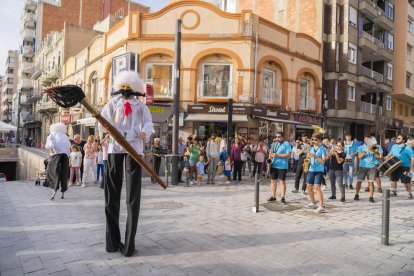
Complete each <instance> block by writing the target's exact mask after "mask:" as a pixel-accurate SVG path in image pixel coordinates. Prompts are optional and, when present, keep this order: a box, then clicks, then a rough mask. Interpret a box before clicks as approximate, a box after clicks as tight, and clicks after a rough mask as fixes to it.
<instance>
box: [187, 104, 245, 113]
mask: <svg viewBox="0 0 414 276" xmlns="http://www.w3.org/2000/svg"><path fill="white" fill-rule="evenodd" d="M249 108H250V107H249V106H239V105H233V114H249ZM188 113H208V114H227V113H228V108H227V105H207V104H194V105H189V106H188Z"/></svg>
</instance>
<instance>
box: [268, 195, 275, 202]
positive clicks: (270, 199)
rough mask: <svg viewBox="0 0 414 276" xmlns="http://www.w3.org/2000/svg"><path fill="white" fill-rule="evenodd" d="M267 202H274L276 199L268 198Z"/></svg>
mask: <svg viewBox="0 0 414 276" xmlns="http://www.w3.org/2000/svg"><path fill="white" fill-rule="evenodd" d="M267 201H269V202H272V201H276V198H275V197H273V196H271V197H269V199H268V200H267Z"/></svg>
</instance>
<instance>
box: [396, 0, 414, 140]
mask: <svg viewBox="0 0 414 276" xmlns="http://www.w3.org/2000/svg"><path fill="white" fill-rule="evenodd" d="M413 22H414V1H412V0H408V1H395V50H394V51H395V55H394V70H395V74H394V83H393V84H394V93H393V108H392V111H393V115H394V118H395V123H396V124H399V126H400V129H401V133H403V134H406V135H411V136H414V81H413V74H414V53H413V47H414V27H413Z"/></svg>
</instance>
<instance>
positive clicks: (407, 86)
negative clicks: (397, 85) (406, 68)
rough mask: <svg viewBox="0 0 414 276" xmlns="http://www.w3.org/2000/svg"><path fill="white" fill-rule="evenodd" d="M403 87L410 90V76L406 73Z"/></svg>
mask: <svg viewBox="0 0 414 276" xmlns="http://www.w3.org/2000/svg"><path fill="white" fill-rule="evenodd" d="M405 87H406V88H408V89H410V88H411V74H410V73H408V72H407V74H406V78H405Z"/></svg>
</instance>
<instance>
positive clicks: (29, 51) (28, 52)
mask: <svg viewBox="0 0 414 276" xmlns="http://www.w3.org/2000/svg"><path fill="white" fill-rule="evenodd" d="M23 54H24V55H25V56H29V57H32V56H34V47H33V46H30V45H28V46H23Z"/></svg>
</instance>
